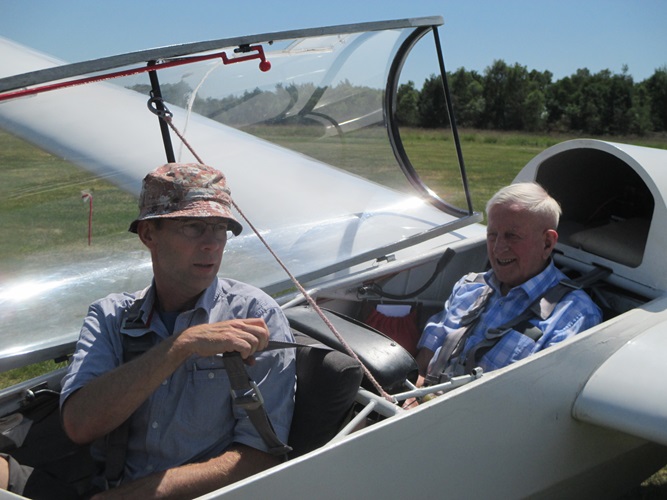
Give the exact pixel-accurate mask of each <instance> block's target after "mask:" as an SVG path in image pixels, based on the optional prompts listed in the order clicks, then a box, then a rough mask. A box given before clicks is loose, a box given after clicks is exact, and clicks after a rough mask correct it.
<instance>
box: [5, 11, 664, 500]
mask: <svg viewBox="0 0 667 500" xmlns="http://www.w3.org/2000/svg"><path fill="white" fill-rule="evenodd" d="M442 22H443V20H442V18H441V17H438V16H435V17H427V18H415V19H402V20H393V21H381V22H372V23H362V24H354V25H344V26H331V27H323V28H313V29H303V30H294V31H288V32H280V33H264V34H258V35H249V36H243V37H237V38H229V39H222V40H213V41H207V42H198V43H188V44H183V45H174V46H169V47H162V48H156V49H148V50H145V51H140V52H133V53H128V54H121V55H117V56H111V57H105V58H101V59H96V60H92V61H85V62H78V63H71V64H67V63H63V62H62V61H58V60H55V59H53V58H51V57H49V56H46V55H44V54H41V53H38V52H35V51H33V50H31V49H29V48H27V47H24V46H21V45H19V44H17V43H14V42H12V41H11V40H7V39H3V38H0V59H1V60H2V61H3V64H2V66H1V67H0V130H1V132H0V140H2V142H3V147H2V148H1V149H2V151H0V159H2V162H3V164H1V165H0V169H2V172H3V177H4V178H5V179H7V181H6V182H3V186H2V187H1V188H0V189H2V196H1V197H0V198H1V200H2V201H0V213H1V214H2V215H1V216H2V225H1V227H2V231H3V233H2V238H0V241H1V242H0V248H1V249H2V260H1V261H0V262H1V263H0V319H1V324H2V330H1V332H0V335H1V336H2V343H1V344H0V371H1V372H5V371H9V370H11V369H15V368H21V367H25V366H28V365H31V364H34V363H38V362H44V361H48V360H59V361H62V360H66V359H67V356H68V355H70V354H71V353H72V352H73V349H74V344H75V342H76V339H77V337H78V332H79V329H80V327H81V323H82V319H83V317H84V316H85V314H86V310H87V307H88V305H89V304H90V303H91V302H92V301H93V300H95V299H97V298H101V297H103V296H105V295H107V294H109V293H111V292H119V291H124V290H128V291H131V290H137V289H141V288H143V287H144V286H145V285H146V284H147V283H148V282H149V280H150V277H151V268H150V258H149V256H148V254H147V252H146V251H145V250H144V249H143V248H142V246H141V244H140V243H139V242H138V240H137V238H136V237H134V236H133V235H132V234H129V233H128V232H127V225H128V224H129V222H130V221H131V220H132V219H133V218H134V216H135V210H136V196H137V195H138V191H139V188H140V185H141V180H142V179H143V177H144V176H145V174H146V173H147V172H148V171H150V170H152V169H153V168H155V167H157V166H159V165H161V164H163V163H165V162H166V161H174V160H175V161H196V160H199V159H201V161H202V162H203V163H206V164H209V165H212V166H215V167H216V168H219V169H220V170H222V171H223V172H224V173H225V175H226V176H227V179H228V182H229V185H230V186H231V189H232V195H233V197H234V200H235V204H236V209H237V210H238V211H239V215H240V217H241V220H242V221H245V222H246V224H245V226H246V230H245V231H244V232H243V233H242V234H241V235H239V236H237V237H234V238H232V239H230V241H229V243H228V246H227V249H226V252H225V256H224V259H223V264H222V267H221V273H222V274H224V275H225V276H229V277H233V278H236V279H240V280H242V281H246V282H249V283H252V284H255V285H257V286H259V287H261V288H262V289H264V290H265V291H267V292H268V293H270V294H271V295H273V296H274V297H275V298H276V300H278V302H279V303H280V304H281V306H282V307H283V308H284V310H285V312H286V314H287V316H288V318H289V319H290V322H291V325H292V327H293V329H294V330H295V332H297V333H298V335H299V338H301V339H302V341H303V342H305V343H309V342H310V341H311V340H313V341H315V342H317V343H323V344H326V345H327V346H329V347H330V348H331V349H332V350H331V351H329V352H328V354H326V356H323V355H322V353H321V352H320V353H319V356H320V357H319V358H317V359H318V361H317V363H314V362H312V359H311V361H310V362H308V358H307V356H308V353H307V349H304V350H303V351H304V354H303V355H302V354H299V356H300V357H299V361H298V362H297V365H298V370H299V381H300V382H302V383H301V384H299V388H298V389H297V395H296V403H297V410H296V412H295V421H294V423H293V428H292V433H293V436H292V438H291V440H292V443H291V444H292V446H293V447H294V448H295V453H294V456H293V458H291V459H290V460H288V461H286V462H285V463H283V464H281V465H279V466H276V467H274V468H271V469H269V470H267V471H265V472H263V473H260V474H257V475H254V476H252V477H249V478H247V479H245V480H243V481H240V482H238V483H235V484H233V485H230V486H228V487H226V488H223V489H221V490H218V491H215V492H212V493H210V494H208V495H205V496H204V497H202V498H210V499H214V498H216V499H217V498H220V499H222V498H225V499H228V498H229V499H232V498H254V497H257V498H259V497H260V495H264V494H266V492H269V491H270V492H271V495H272V497H274V498H285V499H288V498H289V499H291V498H295V497H301V498H368V497H372V498H398V497H405V496H407V495H411V496H414V495H415V494H418V495H423V496H424V497H425V498H428V497H436V496H437V497H439V496H451V497H459V498H461V497H471V496H474V497H493V498H519V497H534V498H591V497H611V496H615V495H618V494H619V493H621V492H623V491H625V490H627V489H628V488H630V487H633V486H635V485H636V484H638V483H639V482H640V481H641V480H643V479H644V478H646V477H648V476H649V475H651V474H652V473H653V472H654V471H656V470H657V469H659V468H660V467H662V466H663V465H664V464H665V463H667V425H666V424H667V400H666V399H665V398H664V394H665V390H666V389H667V387H666V386H667V382H665V381H666V380H667V367H666V366H665V363H664V362H663V358H664V354H665V352H667V295H666V293H667V268H665V266H664V264H663V249H664V248H665V247H666V246H667V241H666V239H667V227H666V225H667V207H666V206H665V199H664V196H665V194H667V173H666V172H665V169H664V165H665V163H667V151H663V150H658V149H652V148H646V147H639V146H633V145H627V144H618V143H611V142H604V141H598V140H589V139H577V140H572V141H567V142H563V143H561V144H558V145H556V146H553V147H550V148H548V149H546V150H545V151H543V152H542V153H540V154H539V155H537V156H536V157H535V158H534V159H532V160H531V161H530V162H529V163H528V164H527V165H526V166H525V167H524V168H523V169H522V170H521V171H520V172H518V174H517V176H516V179H515V181H516V182H519V181H537V182H539V183H540V184H542V185H543V186H544V187H545V188H546V189H547V190H548V191H549V192H550V193H551V194H552V195H553V196H554V197H555V198H556V199H558V200H559V201H560V203H561V205H562V207H563V220H562V223H561V226H560V227H559V234H560V239H559V242H558V245H557V248H556V251H555V254H554V260H555V262H556V264H557V266H558V267H560V268H561V269H563V270H564V271H565V272H566V274H568V275H569V276H572V277H577V276H581V275H587V276H589V275H591V273H593V275H595V276H596V279H595V280H591V281H590V282H589V283H588V284H587V291H589V293H590V294H591V296H592V297H593V298H594V300H596V302H597V303H598V304H599V305H600V307H601V308H602V309H603V311H604V314H605V320H604V322H603V323H602V324H600V325H598V326H596V327H594V328H592V329H590V330H588V331H586V332H583V333H581V334H579V335H577V336H576V337H575V338H574V339H572V340H569V341H566V342H563V343H562V344H560V345H558V346H556V347H552V348H549V349H547V350H545V351H543V352H541V353H539V354H536V355H534V356H532V357H530V358H528V359H525V360H522V361H520V362H518V363H515V364H513V365H511V366H508V367H506V368H502V369H500V370H497V371H493V372H490V373H481V372H479V371H476V372H475V373H473V374H471V375H465V376H462V377H456V378H454V379H452V380H451V381H449V382H446V383H444V384H440V385H438V386H432V387H428V388H423V389H417V388H416V387H415V386H414V385H413V384H414V382H415V380H416V375H417V365H416V362H415V360H414V358H413V353H411V352H409V350H408V349H407V348H406V347H403V346H402V345H401V344H400V343H399V342H398V341H397V340H395V339H393V338H391V337H389V336H387V335H384V334H383V333H380V332H378V331H377V330H375V329H371V328H368V327H366V326H365V325H364V323H363V322H364V321H365V320H366V318H367V317H368V315H369V312H372V311H378V310H380V311H383V312H384V313H386V314H387V315H394V316H403V317H405V314H406V312H408V311H409V313H413V312H414V313H415V314H414V316H415V318H416V319H415V321H416V327H417V328H421V326H423V323H424V321H425V320H426V319H427V318H428V316H429V314H430V313H434V312H436V311H438V310H439V309H441V308H442V304H443V302H444V300H445V298H446V297H447V296H448V295H449V291H450V290H451V287H452V286H453V284H454V283H455V282H456V281H457V280H458V279H459V278H460V277H461V276H462V275H464V274H466V273H468V272H470V271H479V270H482V269H484V268H485V266H486V265H487V262H486V247H485V236H486V234H485V227H484V225H483V224H482V223H481V222H482V220H483V216H482V214H481V213H478V212H475V211H474V210H473V205H472V200H471V197H470V192H469V189H468V179H467V176H466V170H465V164H464V161H463V158H464V155H463V152H462V150H461V147H460V143H459V138H458V132H457V129H456V122H455V111H456V110H455V109H454V108H453V105H452V99H451V96H450V94H449V89H448V87H447V79H446V71H445V65H444V58H443V55H442V46H441V43H440V38H439V31H438V30H439V26H441V25H442ZM424 57H426V58H430V59H429V60H432V61H433V63H434V64H433V74H434V75H440V76H441V79H442V82H443V87H442V89H441V91H442V102H444V103H446V109H447V111H448V115H449V124H450V126H449V128H448V129H447V130H446V131H445V132H443V141H442V156H441V157H439V158H435V159H433V158H424V157H423V156H422V155H420V151H419V149H418V148H415V147H414V146H412V145H411V144H407V143H404V141H403V136H402V134H403V129H402V128H401V123H400V119H399V115H398V110H397V103H398V97H397V92H398V89H399V87H400V85H401V83H406V81H407V76H406V75H409V74H410V69H411V68H412V67H413V66H412V65H413V64H414V58H424ZM28 143H29V144H32V145H35V146H37V147H38V148H39V149H38V150H36V151H37V154H36V156H35V158H34V159H32V160H30V161H26V162H21V165H20V166H19V167H15V166H14V165H15V163H16V160H15V158H17V157H19V156H18V155H19V154H22V153H21V152H22V151H25V149H26V148H28V147H29V146H27V144H28ZM47 153H48V154H47ZM12 161H14V163H12ZM304 292H305V293H304ZM322 316H324V317H325V318H327V319H328V322H329V323H331V324H332V326H333V328H331V327H329V325H328V324H327V323H326V322H325V321H323V318H322ZM300 351H301V350H300ZM313 353H315V354H313ZM310 354H311V355H313V356H317V352H316V350H315V349H312V350H311V352H310ZM336 356H338V361H339V362H341V360H342V362H343V363H344V364H345V363H347V365H346V366H348V367H349V366H351V367H352V368H353V370H352V372H353V376H352V377H348V378H347V379H346V381H345V382H344V381H343V379H342V378H338V377H341V374H340V373H336V372H335V370H332V369H331V367H330V366H328V365H327V360H326V358H330V357H336ZM354 357H356V358H357V359H353V358H354ZM323 358H325V359H323ZM302 359H303V360H304V361H302ZM359 362H360V363H361V364H360V363H359ZM64 370H65V368H64V367H59V368H57V369H55V370H54V371H51V372H49V373H46V374H43V375H39V376H37V377H36V378H33V379H30V380H27V381H21V382H18V383H16V384H15V385H13V386H11V387H8V388H6V389H2V390H1V391H0V417H2V424H3V426H4V427H2V437H3V440H2V441H0V445H2V446H3V448H1V449H12V448H13V450H14V451H13V452H17V453H20V452H21V449H22V448H24V447H27V446H28V443H29V436H30V435H31V434H34V433H38V431H39V432H42V433H44V432H47V431H46V430H45V429H46V427H45V425H42V424H41V423H40V422H39V421H33V422H29V421H28V420H29V419H28V418H21V417H17V415H23V414H24V413H25V412H24V410H25V408H26V407H30V405H31V404H33V403H34V401H35V400H38V399H39V398H40V397H41V395H43V394H51V393H57V391H58V389H59V383H60V379H61V378H62V376H63V373H64ZM327 370H329V372H326V371H327ZM324 372H326V373H324ZM327 377H329V378H327ZM309 392H310V393H309ZM427 392H433V393H437V397H434V398H432V399H430V400H429V401H428V402H425V403H423V404H421V405H419V406H418V407H416V408H414V409H411V410H404V409H403V408H402V406H401V403H402V401H403V400H405V399H408V398H410V397H414V396H424V395H426V393H427ZM312 393H315V394H316V395H317V397H314V396H313V394H312ZM221 397H226V396H223V395H221ZM22 412H23V413H22ZM22 430H25V431H26V432H27V431H28V430H29V431H30V432H28V433H27V434H28V438H25V436H21V435H20V434H21V432H22ZM63 460H64V458H63ZM47 465H48V464H47ZM84 472H85V471H83V472H82V473H81V474H84ZM81 480H82V478H81V477H76V478H72V482H73V483H74V482H76V481H81ZM0 498H16V497H15V496H14V495H11V494H9V493H6V492H0Z"/></svg>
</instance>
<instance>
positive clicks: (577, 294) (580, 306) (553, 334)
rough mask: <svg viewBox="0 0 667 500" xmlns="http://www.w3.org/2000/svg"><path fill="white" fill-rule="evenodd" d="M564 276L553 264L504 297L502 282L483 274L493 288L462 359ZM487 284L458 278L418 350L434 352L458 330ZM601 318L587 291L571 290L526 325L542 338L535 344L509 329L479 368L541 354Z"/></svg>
mask: <svg viewBox="0 0 667 500" xmlns="http://www.w3.org/2000/svg"><path fill="white" fill-rule="evenodd" d="M565 278H566V276H565V275H564V274H563V273H562V272H560V271H559V270H558V269H557V268H556V266H555V265H554V264H553V261H550V263H549V265H548V266H547V267H546V269H545V270H544V271H542V272H541V273H540V274H538V275H537V276H535V277H533V278H531V279H529V280H528V281H526V282H525V283H523V284H521V285H519V286H517V287H514V288H512V289H511V290H510V291H509V293H508V294H507V295H506V296H504V297H503V296H502V294H501V293H500V283H499V282H498V280H497V279H496V278H495V276H494V274H493V270H490V271H488V272H486V273H485V274H484V281H485V282H486V284H487V285H488V286H490V287H491V288H492V289H493V293H492V294H491V295H490V297H489V299H488V301H487V304H486V306H485V307H484V310H483V312H482V314H481V316H480V319H479V320H478V322H477V324H476V325H474V327H473V332H472V334H471V335H470V337H469V338H468V340H467V341H466V343H465V345H464V349H463V353H462V355H463V356H465V354H466V353H467V352H468V351H469V350H470V349H471V348H472V347H473V346H475V345H476V344H478V343H479V342H481V341H482V340H484V338H485V334H486V332H487V330H488V329H489V328H495V327H499V326H501V325H503V324H504V323H507V322H509V321H511V320H513V319H514V318H516V317H517V316H519V315H520V314H521V313H522V312H523V311H524V310H526V309H527V308H528V306H530V305H531V304H532V303H533V301H535V300H536V299H537V298H538V297H540V296H541V295H542V294H543V293H544V292H545V291H547V290H548V289H550V288H551V287H553V286H555V285H556V284H558V282H560V281H561V280H563V279H565ZM485 288H486V285H485V284H484V283H480V282H474V281H473V279H472V278H471V276H470V275H468V276H464V277H463V278H461V279H460V280H459V281H458V282H457V283H456V285H454V288H453V290H452V294H451V295H450V296H449V299H448V300H447V302H446V303H445V308H444V309H443V311H442V312H440V313H438V314H436V315H434V316H432V317H431V318H430V319H429V320H428V323H427V324H426V327H425V328H424V332H423V333H422V336H421V338H420V339H419V343H418V345H417V347H418V348H420V349H421V348H424V347H425V348H427V349H429V350H431V351H434V352H435V353H436V354H435V355H434V356H433V359H436V357H437V354H438V352H437V351H439V349H440V347H441V346H442V344H443V342H444V339H445V337H446V335H447V334H448V333H450V332H452V331H454V330H457V329H459V328H460V327H461V318H462V317H463V316H464V315H465V314H466V313H467V312H468V310H469V309H470V308H471V306H472V305H473V304H474V302H475V300H476V299H477V298H478V297H479V296H480V295H481V294H482V293H483V291H484V290H485ZM601 320H602V312H601V311H600V309H599V308H598V307H597V305H595V303H594V302H593V301H592V300H591V298H590V297H589V296H588V294H586V293H585V292H583V291H581V290H574V291H572V292H570V293H568V294H566V295H565V296H564V297H563V299H561V301H560V302H559V303H558V305H557V306H556V308H555V309H554V311H553V313H552V314H551V315H550V316H549V317H548V318H547V319H545V320H541V319H539V318H534V319H531V320H530V323H531V324H533V325H536V326H537V327H538V328H539V329H540V330H541V331H542V332H543V334H542V336H541V337H540V338H539V339H538V340H537V342H535V341H533V340H532V339H530V338H529V337H527V336H526V335H523V334H522V333H519V332H517V331H515V330H511V331H510V332H509V333H507V334H506V335H505V336H504V337H502V339H501V340H500V341H499V342H498V343H497V344H496V345H495V346H494V347H493V348H492V349H491V350H490V351H488V352H487V353H486V354H485V355H484V356H482V359H481V360H480V363H479V365H478V366H480V367H482V368H483V369H484V371H485V372H488V371H491V370H496V369H498V368H501V367H503V366H507V365H509V364H511V363H514V362H516V361H519V360H520V359H523V358H525V357H527V356H530V355H531V354H533V353H536V352H538V351H541V350H542V349H544V348H546V347H549V346H551V345H553V344H556V343H558V342H562V341H563V340H565V339H568V338H570V337H572V336H574V335H576V334H577V333H579V332H581V331H583V330H586V329H587V328H590V327H592V326H595V325H597V324H598V323H600V321H601Z"/></svg>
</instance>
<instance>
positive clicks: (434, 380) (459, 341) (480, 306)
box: [425, 273, 493, 385]
mask: <svg viewBox="0 0 667 500" xmlns="http://www.w3.org/2000/svg"><path fill="white" fill-rule="evenodd" d="M467 279H468V281H470V282H471V283H483V284H484V285H485V289H484V291H483V292H482V293H481V295H480V296H479V297H477V300H475V302H474V304H473V305H472V307H471V308H470V310H469V311H468V312H467V313H466V314H465V315H464V316H463V317H462V318H461V325H462V326H461V327H460V328H458V329H457V330H455V331H453V332H451V333H450V334H449V335H447V336H446V337H445V341H444V343H443V345H442V347H441V348H440V351H439V352H438V357H437V358H435V360H433V361H432V362H431V363H430V364H429V366H428V370H427V373H426V377H425V383H426V385H435V384H438V383H440V382H444V381H445V380H443V377H444V378H445V379H446V378H448V375H446V374H445V371H446V369H447V367H448V365H449V361H450V360H451V359H452V358H453V357H456V356H458V355H459V354H460V352H461V351H462V350H463V346H464V345H465V342H466V340H467V339H468V337H469V336H470V334H471V333H472V330H473V327H474V326H475V325H476V324H477V321H478V320H479V317H480V316H481V314H482V311H483V310H484V307H485V306H486V302H487V301H488V299H489V297H490V295H491V294H492V293H493V288H491V287H490V286H487V285H486V283H485V281H484V275H483V273H470V274H468V276H467Z"/></svg>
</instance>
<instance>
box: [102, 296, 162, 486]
mask: <svg viewBox="0 0 667 500" xmlns="http://www.w3.org/2000/svg"><path fill="white" fill-rule="evenodd" d="M144 300H145V298H139V299H136V300H135V301H134V302H133V303H132V305H131V306H130V307H128V308H127V309H126V310H125V311H124V313H123V319H122V322H121V327H120V329H121V331H127V330H143V329H145V328H146V324H145V323H144V322H143V320H142V318H141V307H142V306H143V304H144ZM121 341H122V343H123V359H122V360H121V363H128V362H129V361H132V360H133V359H135V358H137V357H139V356H141V355H142V354H143V353H144V352H146V351H147V350H148V349H150V348H151V347H152V346H153V345H155V343H156V342H157V335H156V334H155V333H153V332H148V333H147V334H145V335H141V336H138V337H133V336H129V335H122V334H121ZM129 434H130V419H129V418H128V419H127V420H125V422H123V423H122V424H120V425H119V426H118V427H116V428H115V429H114V430H113V431H111V432H110V433H109V434H107V436H106V439H105V445H106V460H105V463H104V478H105V479H106V481H107V486H116V485H118V483H119V482H120V480H121V479H122V477H123V471H124V470H125V457H126V455H127V442H128V439H129Z"/></svg>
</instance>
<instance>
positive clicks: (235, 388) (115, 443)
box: [104, 298, 330, 486]
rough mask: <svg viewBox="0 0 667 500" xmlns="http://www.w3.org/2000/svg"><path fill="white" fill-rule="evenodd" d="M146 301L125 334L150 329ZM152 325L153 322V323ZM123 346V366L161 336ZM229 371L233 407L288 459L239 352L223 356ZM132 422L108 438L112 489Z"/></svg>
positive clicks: (129, 316) (137, 304)
mask: <svg viewBox="0 0 667 500" xmlns="http://www.w3.org/2000/svg"><path fill="white" fill-rule="evenodd" d="M144 301H145V298H140V299H136V300H135V301H134V302H133V303H132V305H131V306H130V307H128V308H127V309H126V310H125V311H124V313H123V320H122V322H121V330H124V331H127V330H134V329H141V330H143V329H146V328H148V326H149V325H147V324H145V323H144V322H143V320H142V319H141V308H142V306H143V303H144ZM149 324H150V321H149ZM121 341H122V343H123V360H122V362H123V363H127V362H129V361H131V360H133V359H135V358H137V357H139V356H140V355H141V354H143V353H144V352H146V351H147V350H148V349H150V348H151V347H153V346H154V345H155V344H156V343H157V342H158V341H159V339H158V337H157V335H156V334H155V333H154V332H152V331H149V332H147V333H145V334H144V335H140V336H136V337H135V336H131V335H121ZM299 346H300V344H296V343H293V342H280V341H269V345H268V347H267V348H266V349H265V350H270V349H285V348H296V347H299ZM309 347H315V348H320V349H329V350H330V348H328V347H326V346H323V345H313V346H309ZM223 359H224V362H225V370H226V371H227V375H228V377H229V381H230V385H231V392H232V394H231V396H232V401H233V404H234V405H235V406H237V407H239V408H242V409H243V410H245V412H246V414H247V415H248V418H249V419H250V421H251V422H252V424H253V426H254V427H255V429H256V430H257V432H258V434H259V435H260V437H261V438H262V440H263V441H264V442H265V443H266V445H267V446H268V448H269V453H271V454H272V455H275V456H284V457H287V454H288V453H289V452H290V451H292V448H291V447H290V446H288V445H286V444H284V443H283V442H282V441H281V440H280V439H279V438H278V436H277V435H276V432H275V430H274V429H273V426H272V425H271V420H270V419H269V416H268V415H267V414H266V410H265V409H264V400H263V399H262V395H261V393H260V391H259V387H257V384H255V382H254V381H253V380H252V379H251V378H250V376H249V375H248V372H247V371H246V369H245V365H244V363H243V360H242V359H241V355H240V354H239V353H238V352H233V353H225V354H224V356H223ZM129 429H130V419H129V418H128V419H127V420H126V421H125V422H123V423H122V424H121V425H120V426H118V427H117V428H116V429H114V430H113V431H111V432H110V433H109V434H108V435H107V437H106V447H107V457H106V464H105V470H104V477H105V479H106V481H107V483H108V485H110V486H115V485H118V484H119V482H120V480H121V479H122V475H123V471H124V469H125V457H126V454H127V442H128V439H129Z"/></svg>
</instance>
